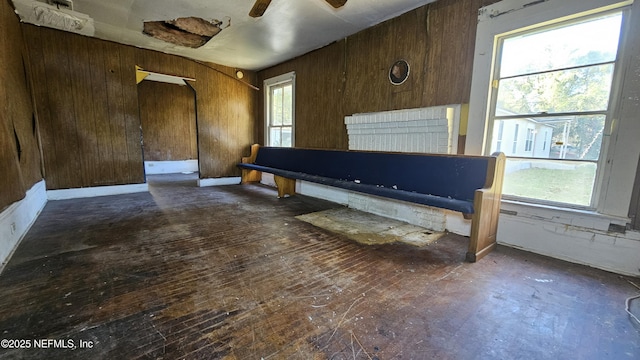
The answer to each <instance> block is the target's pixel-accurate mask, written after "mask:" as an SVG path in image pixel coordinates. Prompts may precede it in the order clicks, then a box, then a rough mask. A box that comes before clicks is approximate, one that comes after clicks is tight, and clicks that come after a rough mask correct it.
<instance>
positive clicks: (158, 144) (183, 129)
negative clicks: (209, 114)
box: [138, 81, 198, 161]
mask: <svg viewBox="0 0 640 360" xmlns="http://www.w3.org/2000/svg"><path fill="white" fill-rule="evenodd" d="M167 99H171V101H167ZM194 100H195V99H194V94H193V91H191V89H189V88H188V87H186V86H179V85H176V84H165V83H159V82H154V81H143V82H141V83H140V84H139V85H138V102H139V104H140V121H141V123H142V135H143V139H144V159H145V161H163V160H173V161H175V160H190V159H197V158H198V149H197V142H196V138H197V137H196V112H195V101H194Z"/></svg>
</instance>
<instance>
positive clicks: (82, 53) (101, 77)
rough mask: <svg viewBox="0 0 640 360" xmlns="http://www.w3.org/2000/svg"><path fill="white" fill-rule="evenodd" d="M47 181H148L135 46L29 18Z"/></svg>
mask: <svg viewBox="0 0 640 360" xmlns="http://www.w3.org/2000/svg"><path fill="white" fill-rule="evenodd" d="M23 29H24V31H25V35H26V40H27V44H28V45H29V50H30V53H31V63H32V67H33V73H34V94H36V96H35V98H36V101H37V102H36V106H37V108H38V114H39V117H40V125H41V132H42V143H43V153H44V165H45V171H46V180H47V188H48V189H63V188H78V187H88V186H98V185H118V184H130V183H141V182H144V176H143V166H142V150H141V146H140V122H139V116H138V104H137V88H136V85H135V71H134V66H133V64H134V63H135V59H134V56H133V55H134V51H133V50H129V51H127V47H125V46H121V45H117V44H113V43H109V42H106V41H101V40H96V39H90V38H86V37H83V36H79V35H75V34H69V33H65V32H61V31H57V30H52V29H48V28H40V27H34V26H31V25H24V26H23Z"/></svg>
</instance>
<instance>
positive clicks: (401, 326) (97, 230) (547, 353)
mask: <svg viewBox="0 0 640 360" xmlns="http://www.w3.org/2000/svg"><path fill="white" fill-rule="evenodd" d="M154 179H155V180H154V181H153V182H152V187H151V193H141V194H130V195H118V196H111V197H101V198H93V199H76V200H65V201H51V202H49V203H48V204H47V205H46V207H45V209H44V211H43V213H42V215H41V216H40V217H39V219H38V220H37V222H36V223H35V225H34V226H33V228H32V229H31V231H30V232H29V233H28V234H27V236H26V237H25V239H24V240H23V242H22V243H21V245H20V246H19V248H18V250H17V251H16V253H15V255H14V256H13V258H12V259H11V261H10V262H9V264H8V265H7V267H6V268H5V270H4V271H3V273H2V274H1V275H0V294H1V297H0V334H1V335H0V338H2V339H23V340H30V341H31V348H30V349H6V348H4V349H0V359H554V360H555V359H599V360H600V359H639V358H640V332H639V331H640V328H639V327H638V326H635V325H634V323H633V322H632V320H631V319H630V318H629V317H628V316H627V314H626V313H625V310H624V305H625V304H624V302H625V299H626V298H628V297H630V296H633V295H635V294H637V292H638V290H637V289H636V288H634V287H633V286H632V285H631V284H630V283H629V281H634V282H636V283H637V282H638V281H637V279H629V278H625V277H622V276H619V275H616V274H611V273H607V272H604V271H599V270H595V269H591V268H587V267H583V266H578V265H574V264H569V263H566V262H562V261H558V260H553V259H549V258H545V257H541V256H537V255H533V254H529V253H525V252H521V251H517V250H514V249H509V248H505V247H498V249H497V250H496V251H494V252H492V253H491V254H489V255H488V256H487V257H485V258H484V259H482V260H481V261H480V262H478V263H476V264H469V263H465V262H464V253H465V250H466V246H467V244H468V239H467V238H464V237H460V236H454V235H447V236H445V237H444V238H442V239H441V240H439V241H438V242H437V243H435V244H432V245H430V246H428V247H426V248H414V247H411V246H410V245H376V246H366V245H361V244H358V243H355V242H352V241H350V240H348V239H346V238H344V237H341V236H339V235H334V234H332V233H330V232H328V231H326V230H322V229H320V228H316V227H314V226H312V225H310V224H307V223H304V222H301V221H299V220H297V219H295V218H294V217H295V216H297V215H300V214H305V213H310V212H314V211H320V210H325V209H329V208H332V207H336V206H337V205H335V204H332V203H329V202H324V201H320V200H317V199H312V198H308V197H304V196H295V197H292V198H288V199H277V198H276V196H275V192H274V190H272V189H269V188H265V187H261V186H255V185H248V186H224V187H212V188H197V187H195V185H194V181H192V180H184V181H179V182H168V181H167V182H165V181H163V180H162V179H163V178H162V177H157V178H154ZM174 180H175V179H174ZM42 339H51V340H57V341H59V343H56V342H42V341H41V340H42ZM36 340H38V341H40V342H39V343H38V346H39V347H42V346H43V344H45V345H46V344H49V345H50V346H51V347H50V348H48V349H43V348H34V346H35V342H34V341H36ZM68 340H72V341H73V346H74V347H75V349H61V348H56V347H60V346H61V345H70V343H67V342H65V343H60V342H61V341H68ZM80 341H84V342H83V343H81V342H80ZM14 345H15V344H14ZM80 345H83V346H84V348H80ZM89 345H91V346H92V347H91V348H89V347H88V346H89Z"/></svg>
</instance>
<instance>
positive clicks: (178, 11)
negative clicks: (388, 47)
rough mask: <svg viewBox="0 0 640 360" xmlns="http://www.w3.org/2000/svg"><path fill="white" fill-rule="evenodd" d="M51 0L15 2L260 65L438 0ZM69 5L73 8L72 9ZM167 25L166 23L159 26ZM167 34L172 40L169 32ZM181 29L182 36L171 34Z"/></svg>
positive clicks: (104, 30)
mask: <svg viewBox="0 0 640 360" xmlns="http://www.w3.org/2000/svg"><path fill="white" fill-rule="evenodd" d="M48 1H49V2H50V3H53V4H52V5H48V4H47V0H39V1H36V0H14V5H15V6H16V12H18V14H19V15H20V17H21V19H22V20H23V21H25V22H30V23H36V24H39V25H45V26H50V27H54V28H59V29H65V30H67V31H73V32H78V33H81V34H85V35H89V36H95V37H97V38H100V39H106V40H111V41H115V42H119V43H123V44H129V45H134V46H137V47H141V48H146V49H152V50H158V51H162V52H165V53H170V54H176V55H181V56H185V57H188V58H192V59H196V60H201V61H208V62H213V63H217V64H221V65H226V66H230V67H236V68H242V69H249V70H260V69H263V68H266V67H269V66H271V65H275V64H278V63H280V62H282V61H285V60H288V59H291V58H294V57H296V56H299V55H302V54H304V53H307V52H309V51H311V50H314V49H317V48H320V47H323V46H325V45H327V44H329V43H331V42H333V41H336V40H339V39H342V38H344V37H346V36H348V35H351V34H354V33H356V32H358V31H360V30H363V29H365V28H368V27H370V26H373V25H375V24H378V23H380V22H382V21H384V20H387V19H390V18H393V17H395V16H398V15H400V14H402V13H405V12H407V11H410V10H412V9H415V8H417V7H419V6H422V5H424V4H427V3H430V2H433V1H434V0H347V1H346V4H345V5H344V6H342V7H339V8H337V9H336V8H334V7H333V6H331V5H330V4H329V3H327V2H326V1H325V0H272V1H271V3H270V4H269V6H268V8H267V9H266V11H265V12H264V14H263V15H262V16H261V17H255V18H254V17H251V16H249V12H250V11H251V9H252V7H253V5H254V2H255V0H110V1H105V0H48ZM69 4H70V5H71V6H72V10H69V9H68V8H67V7H68V5H69ZM176 19H180V20H179V21H175V20H176ZM201 20H204V22H203V21H201ZM145 22H147V23H150V24H152V25H153V27H152V26H149V29H152V28H153V30H149V31H145V32H147V34H145V33H144V32H143V28H145ZM198 22H199V23H200V24H195V25H205V27H209V31H208V32H206V34H205V35H202V34H197V33H198V32H201V31H200V30H193V29H194V23H198ZM181 24H185V25H184V26H182V25H181ZM209 25H211V26H209ZM181 26H182V27H184V28H186V30H184V29H182V28H181ZM163 27H164V28H166V29H164V30H162V29H161V30H157V29H158V28H163ZM197 28H199V29H200V28H202V26H197ZM215 28H217V29H218V30H216V29H215ZM211 29H213V31H211ZM151 31H156V32H157V31H160V32H162V31H164V32H166V33H168V35H167V34H161V35H159V36H155V37H154V36H150V34H149V32H151ZM194 33H195V36H203V38H202V41H201V43H199V42H198V39H197V38H193V36H191V35H193V34H194ZM211 34H213V35H211ZM166 36H168V37H169V39H168V40H167V39H163V37H166ZM175 36H177V37H178V39H177V40H176V39H172V37H175ZM182 36H184V37H188V38H189V39H190V40H193V43H189V44H192V45H191V46H190V45H188V44H182V43H181V42H180V40H181V38H182ZM192 38H193V39H192ZM178 44H180V45H178ZM198 44H200V45H199V46H195V45H198Z"/></svg>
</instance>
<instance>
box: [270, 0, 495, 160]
mask: <svg viewBox="0 0 640 360" xmlns="http://www.w3.org/2000/svg"><path fill="white" fill-rule="evenodd" d="M491 2H495V1H490V0H440V1H437V2H435V3H432V4H429V5H426V6H423V7H420V8H418V9H416V10H414V11H410V12H408V13H406V14H404V15H401V16H399V17H396V18H394V19H391V20H389V21H387V22H384V23H382V24H379V25H377V26H374V27H372V28H369V29H367V30H364V31H362V32H359V33H357V34H355V35H352V36H349V37H347V38H346V39H344V40H342V41H338V42H336V43H333V44H331V45H328V46H327V47H325V48H322V49H320V50H316V51H314V52H311V53H309V54H306V55H303V56H301V57H299V58H296V59H293V60H291V61H287V62H285V63H282V64H280V65H277V66H274V67H271V68H268V69H264V70H262V71H260V72H259V73H258V80H259V81H260V82H261V83H262V81H264V80H265V79H268V78H270V77H274V76H278V75H280V74H284V73H287V72H289V71H295V72H296V146H300V147H322V148H342V149H344V148H347V147H348V139H347V134H346V129H345V127H344V117H345V116H347V115H351V114H355V113H364V112H376V111H386V110H396V109H406V108H418V107H426V106H437V105H446V104H459V103H468V102H469V94H470V89H471V72H472V66H473V49H474V45H475V32H476V23H477V11H478V9H479V8H480V7H481V6H485V5H488V4H489V3H491ZM398 59H405V60H407V61H408V62H409V64H410V65H411V72H410V76H409V79H408V80H407V81H406V82H405V83H403V84H402V85H398V86H396V85H392V84H390V83H389V80H388V72H389V68H390V66H391V65H392V64H393V63H394V62H395V61H396V60H398ZM263 97H264V94H263V92H262V91H261V94H260V98H259V102H260V105H259V107H258V111H259V119H260V126H259V127H258V138H259V139H260V141H263V139H264V134H263V132H264V131H263V130H262V128H263V126H264V125H263V121H264V111H263V106H264V104H263V100H262V99H263Z"/></svg>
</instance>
